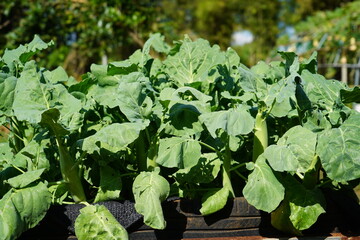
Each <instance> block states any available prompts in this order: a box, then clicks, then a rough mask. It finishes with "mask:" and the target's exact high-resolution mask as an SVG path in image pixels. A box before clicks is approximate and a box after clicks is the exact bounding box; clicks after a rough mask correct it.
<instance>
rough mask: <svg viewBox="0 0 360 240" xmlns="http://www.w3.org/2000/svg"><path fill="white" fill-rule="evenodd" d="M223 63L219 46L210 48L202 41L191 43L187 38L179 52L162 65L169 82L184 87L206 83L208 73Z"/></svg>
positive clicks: (223, 58) (206, 42) (223, 55)
mask: <svg viewBox="0 0 360 240" xmlns="http://www.w3.org/2000/svg"><path fill="white" fill-rule="evenodd" d="M224 62H225V54H223V53H221V52H220V48H219V46H217V45H215V46H213V47H210V45H209V42H208V41H206V40H203V39H198V40H196V41H195V42H192V41H191V40H190V39H189V38H188V37H187V38H185V39H184V41H183V42H182V44H181V47H180V49H179V51H178V52H177V53H176V54H175V55H173V56H168V57H167V59H166V60H165V61H164V62H163V64H164V71H165V73H166V74H168V76H169V78H170V80H171V81H174V82H175V84H177V85H179V86H184V85H187V84H191V83H194V82H204V81H206V80H207V78H208V75H209V71H210V70H211V69H212V68H214V67H215V66H216V65H217V64H222V63H224Z"/></svg>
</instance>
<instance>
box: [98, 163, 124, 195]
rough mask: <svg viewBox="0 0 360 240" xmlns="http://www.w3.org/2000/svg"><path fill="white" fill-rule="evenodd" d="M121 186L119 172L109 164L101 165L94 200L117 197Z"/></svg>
mask: <svg viewBox="0 0 360 240" xmlns="http://www.w3.org/2000/svg"><path fill="white" fill-rule="evenodd" d="M121 188H122V182H121V172H120V171H119V170H115V169H114V168H112V167H110V166H101V167H100V185H99V189H98V192H97V194H96V197H95V200H94V202H102V201H108V200H117V199H119V197H120V192H121Z"/></svg>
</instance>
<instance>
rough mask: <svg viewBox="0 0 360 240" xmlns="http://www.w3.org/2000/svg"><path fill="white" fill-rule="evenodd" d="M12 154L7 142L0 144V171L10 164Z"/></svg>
mask: <svg viewBox="0 0 360 240" xmlns="http://www.w3.org/2000/svg"><path fill="white" fill-rule="evenodd" d="M13 157H14V154H13V152H12V148H11V147H10V146H9V143H8V142H3V143H0V171H1V170H2V168H5V167H7V166H8V164H9V162H11V160H12V158H13Z"/></svg>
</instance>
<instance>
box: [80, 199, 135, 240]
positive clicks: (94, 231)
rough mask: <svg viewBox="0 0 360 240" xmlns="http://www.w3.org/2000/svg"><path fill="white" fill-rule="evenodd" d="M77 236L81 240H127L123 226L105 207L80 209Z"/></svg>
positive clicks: (95, 206) (94, 206) (91, 206)
mask: <svg viewBox="0 0 360 240" xmlns="http://www.w3.org/2000/svg"><path fill="white" fill-rule="evenodd" d="M75 234H76V237H77V238H78V239H79V240H108V239H109V240H119V239H121V240H127V239H129V238H128V234H127V232H126V230H125V228H124V227H123V226H121V224H120V223H119V222H118V221H117V220H116V218H115V217H114V216H113V215H112V214H111V213H110V212H109V210H108V209H107V208H106V207H105V206H103V205H90V206H87V207H84V208H82V209H80V215H79V216H78V217H77V218H76V221H75Z"/></svg>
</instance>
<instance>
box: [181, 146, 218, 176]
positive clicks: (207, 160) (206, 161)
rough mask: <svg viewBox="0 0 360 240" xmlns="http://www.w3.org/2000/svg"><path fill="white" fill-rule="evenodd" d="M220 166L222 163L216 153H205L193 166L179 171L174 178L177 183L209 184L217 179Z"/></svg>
mask: <svg viewBox="0 0 360 240" xmlns="http://www.w3.org/2000/svg"><path fill="white" fill-rule="evenodd" d="M221 165H222V161H221V160H220V159H219V157H218V156H217V154H216V153H205V154H203V155H202V156H201V158H200V159H199V161H198V163H197V164H196V165H195V166H193V167H191V168H185V169H179V170H178V171H177V172H176V173H175V177H176V179H177V181H178V182H185V183H209V182H211V181H213V180H214V179H215V178H216V177H217V175H218V174H219V171H220V167H221Z"/></svg>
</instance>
